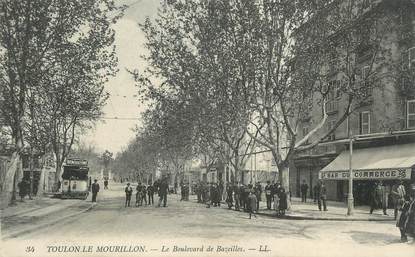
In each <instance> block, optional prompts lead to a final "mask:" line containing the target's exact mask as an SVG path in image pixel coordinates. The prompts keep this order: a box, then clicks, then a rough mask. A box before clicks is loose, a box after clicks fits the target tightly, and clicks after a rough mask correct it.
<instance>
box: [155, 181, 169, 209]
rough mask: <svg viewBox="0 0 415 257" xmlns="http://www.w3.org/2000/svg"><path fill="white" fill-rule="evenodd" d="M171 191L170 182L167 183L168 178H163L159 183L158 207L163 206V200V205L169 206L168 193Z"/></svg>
mask: <svg viewBox="0 0 415 257" xmlns="http://www.w3.org/2000/svg"><path fill="white" fill-rule="evenodd" d="M168 192H169V184H168V183H167V178H163V179H162V180H161V182H160V184H159V190H158V195H159V203H158V207H160V206H161V203H162V202H163V207H167V194H168Z"/></svg>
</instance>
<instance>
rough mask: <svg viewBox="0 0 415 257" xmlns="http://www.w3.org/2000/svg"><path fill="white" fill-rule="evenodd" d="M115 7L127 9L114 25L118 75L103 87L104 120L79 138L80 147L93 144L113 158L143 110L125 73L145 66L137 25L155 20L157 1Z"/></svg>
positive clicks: (131, 0) (130, 135)
mask: <svg viewBox="0 0 415 257" xmlns="http://www.w3.org/2000/svg"><path fill="white" fill-rule="evenodd" d="M117 3H119V4H126V5H128V6H129V8H128V9H127V10H126V11H125V15H124V16H123V17H122V18H121V19H120V20H119V21H118V23H117V24H115V25H114V29H115V32H116V37H115V45H116V47H117V50H116V51H117V56H118V59H119V63H118V68H119V72H118V73H117V75H116V76H115V77H113V78H111V79H110V81H109V82H108V83H107V85H106V90H107V92H108V93H110V97H109V99H108V101H107V104H106V106H105V107H104V109H103V111H104V115H103V117H104V119H102V120H100V121H98V122H97V123H96V124H95V127H94V128H93V129H91V130H90V131H88V132H87V133H86V134H85V135H83V136H82V137H81V141H82V142H83V143H86V144H93V145H94V146H95V147H96V148H97V150H98V151H104V150H109V151H110V152H113V153H114V154H116V153H117V152H120V151H121V150H122V149H123V148H125V147H126V146H127V144H128V142H129V141H130V140H131V139H132V138H134V135H135V133H134V131H133V129H134V128H135V127H136V125H140V113H142V112H143V111H144V110H145V106H144V105H143V104H141V103H140V101H139V100H138V96H137V88H136V86H135V82H134V80H133V78H132V76H131V74H129V73H128V71H127V69H129V70H133V69H140V70H141V69H143V68H144V67H145V62H144V61H143V60H142V59H141V58H140V55H142V54H144V53H145V52H146V50H145V48H144V46H143V44H144V42H145V38H144V34H143V33H142V32H141V31H140V29H139V27H138V23H139V22H143V21H144V20H145V18H146V17H150V18H154V17H155V16H156V14H157V8H158V7H159V5H160V0H118V1H117ZM115 118H117V119H115Z"/></svg>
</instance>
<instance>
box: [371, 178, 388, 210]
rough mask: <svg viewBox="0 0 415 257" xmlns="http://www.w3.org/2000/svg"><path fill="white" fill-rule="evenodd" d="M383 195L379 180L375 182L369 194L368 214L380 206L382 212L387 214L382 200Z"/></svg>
mask: <svg viewBox="0 0 415 257" xmlns="http://www.w3.org/2000/svg"><path fill="white" fill-rule="evenodd" d="M384 195H385V188H384V186H382V183H381V182H380V181H379V182H376V184H375V187H374V188H373V190H372V192H371V194H370V214H372V213H373V211H374V210H375V209H379V208H382V209H383V214H384V215H387V213H386V204H385V203H384V202H383V200H384V199H383V198H384Z"/></svg>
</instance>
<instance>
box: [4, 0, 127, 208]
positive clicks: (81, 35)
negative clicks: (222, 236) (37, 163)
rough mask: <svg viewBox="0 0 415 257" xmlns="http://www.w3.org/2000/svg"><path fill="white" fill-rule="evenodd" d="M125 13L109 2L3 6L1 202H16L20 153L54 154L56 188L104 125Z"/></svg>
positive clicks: (37, 1)
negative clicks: (94, 129) (79, 139)
mask: <svg viewBox="0 0 415 257" xmlns="http://www.w3.org/2000/svg"><path fill="white" fill-rule="evenodd" d="M123 9H124V7H118V6H116V4H115V3H114V1H112V0H22V1H14V0H5V1H1V4H0V44H1V45H0V104H1V106H0V111H1V113H0V114H1V118H2V119H1V121H2V122H3V124H0V125H2V127H3V128H2V133H6V132H8V133H9V135H7V137H9V138H11V139H12V141H11V151H12V158H11V164H10V165H9V168H8V169H7V170H6V171H5V172H6V174H5V176H4V179H3V181H2V185H1V186H2V187H1V192H2V202H3V203H4V202H6V203H8V202H9V201H10V199H12V200H13V199H14V195H15V188H16V184H17V182H18V181H19V180H20V179H21V178H22V168H21V156H22V154H29V156H30V157H31V159H33V158H37V156H42V155H44V154H45V153H48V152H53V153H54V155H55V160H56V169H57V170H56V178H55V180H56V181H55V182H57V181H58V180H59V179H60V176H61V166H62V163H63V162H64V160H65V158H66V157H67V156H68V154H69V153H70V150H71V148H72V146H73V144H74V141H75V139H76V136H77V135H78V134H79V132H80V131H81V130H83V129H86V128H88V127H89V126H91V125H92V122H94V121H95V120H96V119H97V118H99V116H100V114H101V110H102V107H103V105H104V104H105V101H106V99H107V98H108V95H107V93H106V92H105V90H104V84H105V83H106V82H107V81H108V77H109V76H113V75H114V74H115V73H116V71H117V58H116V56H115V46H114V45H113V42H114V30H113V29H112V28H111V26H112V24H113V23H115V22H116V21H117V19H118V18H120V16H121V15H122V11H123ZM4 128H7V129H4ZM10 193H11V194H10Z"/></svg>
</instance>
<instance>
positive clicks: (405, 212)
mask: <svg viewBox="0 0 415 257" xmlns="http://www.w3.org/2000/svg"><path fill="white" fill-rule="evenodd" d="M409 191H410V193H409V195H406V196H405V201H404V203H403V205H402V207H401V209H400V210H399V214H398V216H399V218H398V221H397V223H396V226H397V227H398V228H399V231H400V232H401V241H402V242H407V241H408V236H412V237H414V238H415V184H412V185H411V186H410V190H409Z"/></svg>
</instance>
